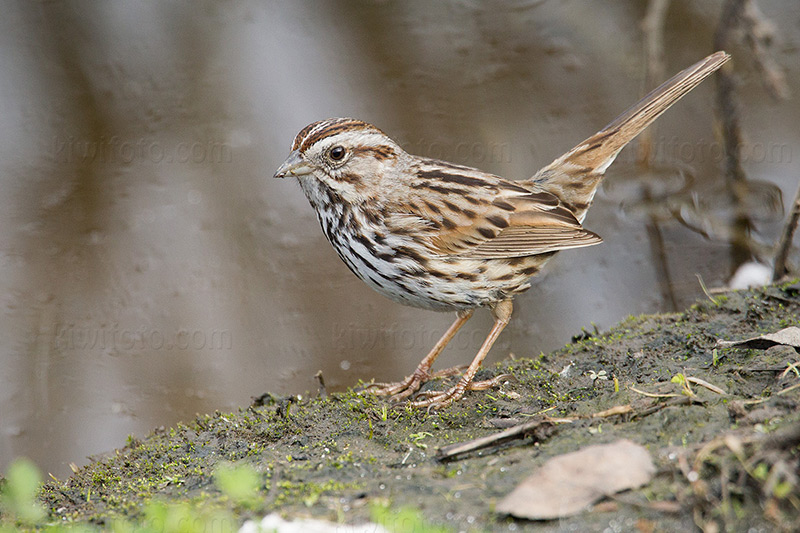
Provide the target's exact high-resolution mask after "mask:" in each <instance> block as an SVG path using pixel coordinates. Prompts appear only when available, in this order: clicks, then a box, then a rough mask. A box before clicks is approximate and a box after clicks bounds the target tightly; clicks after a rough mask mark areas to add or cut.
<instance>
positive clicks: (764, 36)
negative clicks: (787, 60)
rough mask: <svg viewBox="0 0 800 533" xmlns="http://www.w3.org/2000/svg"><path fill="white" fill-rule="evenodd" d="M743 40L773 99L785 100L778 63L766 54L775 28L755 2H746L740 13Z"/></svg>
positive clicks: (785, 94) (782, 80) (785, 93)
mask: <svg viewBox="0 0 800 533" xmlns="http://www.w3.org/2000/svg"><path fill="white" fill-rule="evenodd" d="M741 22H742V26H743V27H744V30H745V32H744V40H745V42H746V43H747V44H748V46H750V51H751V52H752V53H753V59H754V60H755V64H756V67H757V68H758V70H759V71H760V72H761V78H762V80H763V81H764V85H765V86H766V88H767V92H769V93H770V94H771V95H772V97H773V98H776V99H780V100H785V99H786V98H788V97H789V86H788V85H787V83H786V77H785V76H784V75H783V72H782V71H781V69H780V67H779V66H778V63H777V62H776V61H775V60H774V59H773V58H772V56H771V55H770V54H769V53H768V52H767V47H768V46H769V45H770V43H772V39H773V38H774V37H775V26H774V25H773V24H772V22H770V21H768V20H767V19H766V18H765V17H764V15H763V14H762V13H761V11H760V10H759V9H758V6H757V5H756V2H755V0H746V1H745V4H744V9H743V11H742V19H741Z"/></svg>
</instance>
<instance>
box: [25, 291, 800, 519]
mask: <svg viewBox="0 0 800 533" xmlns="http://www.w3.org/2000/svg"><path fill="white" fill-rule="evenodd" d="M798 317H800V296H798V292H797V289H796V286H782V287H767V288H764V289H758V290H752V291H748V292H733V293H728V294H725V295H720V296H718V297H716V301H711V300H704V301H702V302H700V303H698V304H696V305H695V306H693V307H692V308H691V309H689V310H688V311H686V312H684V313H681V314H673V315H658V316H641V317H635V318H633V317H632V318H629V319H628V320H626V321H624V322H623V323H622V324H620V325H619V326H617V327H615V328H614V329H612V330H611V331H609V332H608V333H605V334H592V335H585V336H584V337H583V338H581V339H580V340H577V341H576V342H574V343H573V344H570V345H568V346H566V347H565V348H563V349H562V350H560V351H557V352H555V353H552V354H549V355H541V356H539V357H538V358H534V359H515V360H506V361H504V362H502V363H500V364H499V365H497V366H496V367H495V368H490V369H486V370H483V371H482V373H481V375H479V378H485V377H489V376H491V375H497V374H499V373H509V374H512V375H513V376H514V377H515V378H516V379H515V380H509V381H508V382H507V383H506V384H504V385H503V386H502V387H499V388H496V389H493V390H489V391H486V392H472V393H468V394H467V395H466V397H465V398H464V399H463V400H462V401H460V402H458V403H457V404H456V405H454V406H452V407H451V408H449V409H446V410H443V411H438V412H430V413H428V412H425V411H419V410H410V409H407V408H403V407H394V408H393V407H387V404H386V402H385V401H384V400H383V399H379V398H374V397H371V396H369V395H363V394H359V393H357V392H353V391H348V392H345V393H338V394H330V395H327V396H326V397H315V398H307V399H297V398H275V397H269V396H268V397H267V398H266V401H265V402H264V403H265V405H262V406H258V407H248V408H245V409H242V410H240V411H239V412H237V413H226V414H223V413H215V414H213V415H208V416H202V417H198V418H197V419H196V420H194V421H191V422H188V423H186V424H181V425H178V426H176V427H174V428H171V429H166V430H159V431H156V432H155V433H153V434H152V435H150V436H149V437H147V438H146V439H144V440H141V441H140V440H135V439H132V440H131V441H130V442H128V444H127V446H125V447H124V448H121V449H119V450H117V451H115V452H113V453H112V454H110V455H108V456H106V457H102V458H99V459H97V460H96V461H95V462H93V463H91V464H89V465H88V466H86V467H84V468H81V469H80V470H79V471H78V472H76V473H75V474H74V475H73V476H71V477H70V478H68V479H65V480H59V481H51V482H49V483H47V484H46V485H45V486H44V489H43V491H42V493H41V499H42V501H43V502H44V503H45V504H46V507H47V509H48V510H49V521H50V523H53V522H61V523H64V522H69V523H83V524H86V523H89V524H94V525H97V526H100V527H103V526H108V525H109V524H110V523H111V522H112V521H113V520H114V519H118V518H123V519H125V520H128V521H131V522H133V523H135V522H136V521H140V520H145V518H144V517H143V513H144V512H145V511H144V510H146V509H148V507H147V504H148V502H152V501H154V500H160V501H165V502H173V501H175V502H188V503H189V504H190V505H199V504H201V503H202V504H203V507H204V508H206V509H220V510H224V511H225V512H228V513H230V512H231V511H233V513H232V516H235V517H236V518H237V519H238V520H240V521H243V520H244V519H246V518H248V517H259V516H262V515H263V514H265V513H267V512H271V511H278V512H281V513H283V514H285V515H287V516H301V515H302V516H309V515H310V516H315V517H319V518H325V519H328V520H333V521H343V522H348V523H353V522H359V521H364V520H368V519H369V518H370V515H371V511H370V509H371V508H373V509H374V505H375V502H379V503H381V504H382V505H384V506H388V507H389V508H390V509H397V510H399V509H403V508H413V509H416V510H417V512H418V513H420V514H421V515H422V517H424V520H425V521H426V522H427V523H428V524H429V525H430V524H433V525H446V526H447V527H451V528H453V529H454V530H509V529H511V530H531V531H557V530H561V529H562V528H563V529H567V530H575V531H602V530H605V529H606V528H609V527H611V529H610V530H613V531H628V530H635V529H637V528H638V530H640V531H653V530H656V531H658V530H661V531H678V530H691V529H693V528H694V527H697V526H700V527H703V528H704V527H705V526H708V525H709V524H710V523H712V522H713V523H715V524H717V525H718V526H720V527H721V530H723V531H724V530H728V531H746V530H747V529H748V528H750V527H756V528H761V529H764V530H776V529H777V530H780V529H786V530H790V529H791V528H792V527H795V526H796V524H798V523H800V490H798V484H797V479H798V473H800V468H799V467H798V461H799V459H798V458H799V457H800V449H799V448H798V443H800V429H798V428H800V413H799V412H798V408H797V407H798V402H800V388H798V389H792V390H788V391H787V390H786V389H787V388H788V387H791V386H792V385H794V384H797V383H800V378H798V375H797V372H793V371H791V370H789V372H788V373H785V372H784V370H785V369H786V368H787V365H789V364H790V363H793V362H797V361H798V359H800V354H798V353H797V352H795V351H794V350H793V349H791V348H786V349H782V348H780V347H779V348H777V349H771V350H768V351H766V352H765V351H760V350H747V349H740V348H719V347H717V346H716V341H717V339H727V340H736V339H743V338H747V337H752V336H755V335H759V334H762V333H770V332H774V331H777V330H779V329H782V328H784V327H787V326H789V325H799V324H798V322H799V320H798ZM784 348H785V347H784ZM676 376H678V378H676ZM680 376H682V378H681V377H680ZM674 378H675V379H674ZM686 378H700V379H702V380H705V381H707V382H709V383H711V384H713V385H716V386H717V387H720V388H722V389H724V390H725V391H726V393H727V394H725V395H722V394H718V393H716V392H712V391H711V390H708V389H706V388H703V387H700V386H697V385H696V384H694V385H693V384H692V381H691V380H690V381H689V382H688V383H687V380H686ZM431 386H434V387H441V386H443V384H442V383H441V382H434V383H432V384H431ZM630 387H635V388H636V389H637V390H641V391H646V392H648V393H661V394H664V393H667V394H669V393H674V394H677V395H678V396H677V397H672V398H652V397H648V396H645V395H643V394H641V393H639V392H636V391H634V390H632V389H631V388H630ZM687 387H688V388H687ZM687 395H690V396H687ZM675 398H678V399H680V398H684V399H686V400H687V401H679V402H676V401H675ZM670 402H672V403H670ZM619 405H629V406H631V409H632V411H629V412H628V413H627V414H623V415H619V416H610V417H601V418H591V416H590V415H592V414H593V413H598V412H600V411H603V410H605V409H609V408H611V407H614V406H619ZM542 412H546V413H547V415H549V416H553V417H578V416H583V417H582V418H575V420H574V421H573V422H572V423H565V424H561V425H559V426H557V430H556V431H554V432H553V434H552V435H551V436H550V437H548V438H546V439H545V440H543V441H542V442H539V443H533V442H532V440H531V439H523V440H519V441H517V442H514V443H510V444H506V445H505V446H503V447H502V448H501V449H493V450H484V451H483V452H482V453H475V454H472V455H468V456H466V457H463V458H461V459H459V460H455V461H452V462H448V463H441V462H438V461H437V460H435V458H434V456H435V454H436V451H437V449H439V448H440V447H442V446H445V445H448V444H452V443H456V442H463V441H467V440H469V439H473V438H476V437H480V436H485V435H490V434H492V433H495V432H497V431H498V428H505V427H508V426H509V425H513V424H515V423H521V422H524V421H526V420H529V419H530V417H531V416H534V415H537V414H539V413H542ZM621 437H625V438H629V439H631V440H633V441H635V442H638V443H641V444H643V445H645V446H646V447H647V448H648V449H649V450H650V452H651V454H652V456H653V458H654V461H655V462H656V464H657V466H658V473H657V475H656V476H655V478H654V479H653V481H652V482H651V483H650V484H649V485H647V486H646V487H643V488H642V489H639V490H636V491H632V492H630V493H626V494H623V495H621V496H620V497H619V498H618V499H614V500H611V501H607V502H605V503H602V504H600V505H598V506H595V508H594V509H593V510H591V511H588V512H586V513H583V514H581V515H579V516H576V517H571V518H566V519H563V520H560V521H551V522H526V521H517V520H513V519H511V518H509V517H504V516H498V515H497V514H495V513H494V512H493V507H494V505H495V502H497V501H498V500H499V499H500V498H502V497H503V496H504V495H506V494H507V493H508V492H509V491H511V489H512V488H513V487H514V486H515V485H517V484H518V483H519V482H520V481H521V480H522V479H524V478H525V477H526V476H527V475H528V474H529V473H530V472H531V471H532V470H533V469H534V468H535V467H537V466H538V465H541V464H542V462H543V461H545V460H546V459H547V458H549V457H552V456H554V455H557V454H561V453H566V452H569V451H574V450H576V449H578V448H580V447H582V446H585V445H587V444H594V443H601V442H609V441H612V440H616V439H618V438H621ZM228 463H235V464H247V465H251V466H252V469H253V470H254V471H255V472H256V474H257V481H258V489H257V492H256V493H255V494H254V497H252V498H249V499H239V498H231V497H230V493H227V492H225V491H223V490H220V489H219V483H218V481H219V479H217V480H216V481H217V482H215V471H216V472H219V468H220V467H221V466H222V465H227V464H228ZM218 477H219V475H217V478H218ZM150 505H151V507H150V508H152V504H150ZM396 516H402V515H396ZM234 526H235V524H234ZM390 526H391V524H390Z"/></svg>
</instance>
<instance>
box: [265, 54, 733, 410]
mask: <svg viewBox="0 0 800 533" xmlns="http://www.w3.org/2000/svg"><path fill="white" fill-rule="evenodd" d="M728 59H729V56H728V54H726V53H725V52H717V53H715V54H712V55H710V56H708V57H707V58H705V59H704V60H702V61H700V62H698V63H696V64H695V65H693V66H691V67H689V68H688V69H686V70H684V71H682V72H680V73H678V74H677V75H675V76H674V77H672V78H671V79H670V80H668V81H666V82H665V83H664V84H662V85H661V86H660V87H658V88H657V89H655V90H654V91H652V92H651V93H650V94H648V95H647V96H645V97H644V98H643V99H642V100H641V101H639V103H637V104H636V105H634V106H633V107H631V108H630V109H628V110H627V111H626V112H624V113H623V114H622V115H620V116H619V117H618V118H617V119H616V120H614V121H613V122H611V123H610V124H609V125H608V126H606V127H605V128H603V129H602V130H601V131H599V132H598V133H596V134H594V135H592V136H591V137H589V138H588V139H586V140H585V141H583V142H582V143H580V144H579V145H578V146H576V147H575V148H573V149H572V150H570V151H569V152H567V153H566V154H565V155H563V156H561V157H559V158H558V159H556V160H555V161H553V162H552V163H551V164H550V165H548V166H546V167H544V168H543V169H542V170H540V171H539V172H537V173H536V175H534V176H533V177H532V178H530V179H528V180H525V181H507V180H505V179H503V178H500V177H497V176H494V175H492V174H487V173H485V172H481V171H480V170H476V169H473V168H468V167H465V166H461V165H454V164H452V163H447V162H444V161H437V160H433V159H427V158H424V157H417V156H414V155H411V154H408V153H406V152H405V151H404V150H403V149H402V148H400V146H398V145H397V143H395V142H394V141H393V140H392V139H390V138H389V137H387V136H386V135H385V134H384V133H383V132H382V131H381V130H379V129H378V128H376V127H375V126H372V125H371V124H367V123H366V122H362V121H360V120H355V119H352V118H333V119H328V120H323V121H320V122H314V123H313V124H309V125H308V126H306V127H305V128H303V130H302V131H300V133H298V134H297V137H296V138H295V139H294V143H293V144H292V149H291V153H290V154H289V157H288V158H287V159H286V161H285V162H284V163H283V165H281V167H280V168H279V169H278V171H277V172H276V173H275V177H277V178H282V177H285V176H295V177H297V179H298V180H299V182H300V187H301V188H302V190H303V192H304V193H305V195H306V197H307V198H308V201H309V202H310V203H311V206H312V207H313V208H314V210H315V211H316V213H317V218H318V220H319V222H320V225H321V226H322V230H323V232H324V233H325V236H326V237H327V238H328V241H330V243H331V244H332V245H333V247H334V249H335V250H336V253H337V254H339V257H341V259H342V261H344V262H345V264H346V265H347V266H348V267H349V268H350V270H352V271H353V273H355V275H356V276H358V277H359V278H361V279H362V280H363V281H365V282H366V283H367V285H369V286H370V287H372V288H373V289H375V290H376V291H378V292H380V293H381V294H383V295H385V296H388V297H389V298H391V299H392V300H394V301H397V302H400V303H402V304H406V305H411V306H415V307H421V308H424V309H432V310H436V311H456V314H457V318H456V320H455V322H454V323H453V324H452V325H451V326H450V328H449V329H448V330H447V332H445V334H444V335H443V336H442V338H441V339H440V340H439V342H437V343H436V345H435V346H434V347H433V349H432V350H431V351H430V352H429V353H428V355H427V356H426V357H425V358H424V359H423V360H422V362H421V363H420V364H419V366H418V367H417V369H416V370H415V371H414V373H413V374H411V375H410V376H408V377H407V378H406V379H405V380H403V381H402V382H399V383H391V384H377V385H376V386H374V387H373V392H375V393H377V394H381V395H388V396H392V397H393V398H395V399H403V398H407V397H409V396H411V395H413V394H414V393H415V392H417V391H418V390H419V388H420V386H421V385H422V383H424V382H425V381H426V380H428V379H429V378H430V377H431V373H430V369H431V366H432V364H433V362H434V360H435V359H436V357H437V356H438V355H439V353H440V352H441V351H442V350H443V349H444V347H445V346H446V345H447V343H448V342H449V341H450V339H452V338H453V336H454V335H455V334H456V332H457V331H458V330H459V328H460V327H461V326H463V325H464V323H465V322H466V321H467V320H468V319H469V318H470V317H471V316H472V313H473V311H474V310H475V309H476V308H478V307H488V308H489V309H490V310H491V311H492V314H493V316H494V326H493V327H492V329H491V331H490V332H489V335H488V336H487V337H486V340H485V341H484V343H483V345H482V346H481V347H480V349H479V351H478V353H477V355H476V356H475V358H474V359H473V361H472V363H471V364H470V365H469V367H468V368H467V369H466V370H465V371H464V373H463V375H462V377H461V379H460V380H459V381H458V383H457V384H456V385H455V386H453V387H452V388H450V389H449V390H446V391H440V392H430V393H427V394H425V395H423V396H422V397H421V399H417V400H416V401H412V402H411V405H413V406H416V407H433V408H439V407H445V406H447V405H450V404H451V403H453V402H454V401H456V400H458V399H459V398H461V397H462V396H463V395H464V393H465V391H466V390H468V389H469V390H477V389H485V388H488V387H490V386H492V385H493V384H494V383H495V381H496V379H495V380H488V381H484V382H473V378H474V376H475V373H476V372H477V370H478V368H479V367H480V365H481V362H482V361H483V359H484V358H485V357H486V354H487V353H488V352H489V349H490V348H491V347H492V344H493V343H494V342H495V340H496V339H497V337H498V335H500V332H501V331H502V330H503V328H504V327H505V326H506V324H508V322H509V319H510V318H511V310H512V305H511V302H512V300H513V298H514V297H515V296H516V295H517V294H519V293H521V292H523V291H525V290H526V289H528V288H529V287H530V284H529V279H530V277H531V276H534V275H536V274H537V273H538V272H539V271H540V270H541V268H542V267H543V266H544V264H545V263H546V262H547V261H548V260H549V259H550V258H551V257H552V256H553V255H554V254H555V253H556V252H557V251H559V250H565V249H567V248H578V247H581V246H590V245H593V244H598V243H599V242H601V238H600V237H599V236H598V235H596V234H595V233H593V232H591V231H588V230H586V229H584V228H583V227H582V226H581V222H582V221H583V219H584V216H585V215H586V210H587V209H588V208H589V206H590V204H591V202H592V199H593V197H594V194H595V191H596V190H597V187H598V185H599V184H600V180H601V179H602V177H603V173H604V172H605V170H606V169H607V168H608V166H609V165H610V164H611V163H612V162H613V161H614V158H615V157H616V156H617V154H618V153H619V151H620V150H621V149H622V148H623V147H624V146H625V145H626V144H627V143H628V142H629V141H630V140H631V139H633V138H634V137H635V136H636V135H638V134H639V133H640V132H641V131H642V130H643V129H644V128H645V127H646V126H647V125H648V124H650V123H651V122H653V121H654V120H655V119H656V118H657V117H658V116H659V115H661V113H663V112H664V111H666V109H667V108H669V107H670V106H671V105H672V104H674V103H675V102H676V101H677V100H678V99H680V98H681V97H682V96H684V95H685V94H686V93H688V92H689V91H690V90H692V89H693V88H694V87H695V86H697V85H698V84H699V83H700V82H701V81H703V80H704V79H705V78H706V77H707V76H709V75H710V74H711V73H713V72H714V71H715V70H717V69H718V68H719V67H720V66H722V64H723V63H725V62H726V61H727V60H728Z"/></svg>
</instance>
